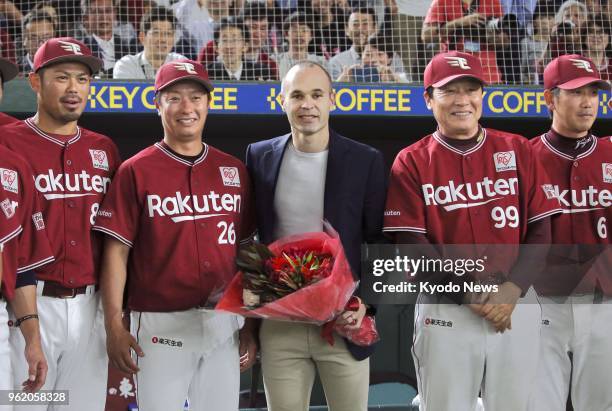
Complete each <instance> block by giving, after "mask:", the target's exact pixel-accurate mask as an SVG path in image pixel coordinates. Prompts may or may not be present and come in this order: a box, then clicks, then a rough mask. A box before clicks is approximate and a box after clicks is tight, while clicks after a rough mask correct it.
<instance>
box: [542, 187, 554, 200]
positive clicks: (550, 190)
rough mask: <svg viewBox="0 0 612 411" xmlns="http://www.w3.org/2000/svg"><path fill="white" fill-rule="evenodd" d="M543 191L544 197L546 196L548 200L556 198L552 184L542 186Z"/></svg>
mask: <svg viewBox="0 0 612 411" xmlns="http://www.w3.org/2000/svg"><path fill="white" fill-rule="evenodd" d="M542 190H544V195H546V198H548V199H549V200H552V199H553V198H555V197H556V195H555V187H554V186H553V185H552V184H542Z"/></svg>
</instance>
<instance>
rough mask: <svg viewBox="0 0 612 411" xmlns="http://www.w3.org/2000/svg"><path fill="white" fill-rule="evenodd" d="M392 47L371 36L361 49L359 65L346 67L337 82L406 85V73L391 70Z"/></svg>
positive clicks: (407, 79) (380, 38) (407, 80)
mask: <svg viewBox="0 0 612 411" xmlns="http://www.w3.org/2000/svg"><path fill="white" fill-rule="evenodd" d="M393 55H394V52H393V46H392V45H391V44H389V43H388V42H387V41H385V38H384V37H383V36H372V37H370V38H369V39H368V43H367V44H366V45H365V47H364V48H363V53H362V55H361V64H356V65H354V66H352V67H346V68H345V69H344V70H343V71H342V74H341V75H340V76H339V77H338V79H337V81H343V82H351V81H354V82H361V83H364V82H365V83H379V82H382V83H408V82H410V78H409V77H408V76H407V75H406V73H398V72H395V71H393V69H392V68H391V61H392V60H393Z"/></svg>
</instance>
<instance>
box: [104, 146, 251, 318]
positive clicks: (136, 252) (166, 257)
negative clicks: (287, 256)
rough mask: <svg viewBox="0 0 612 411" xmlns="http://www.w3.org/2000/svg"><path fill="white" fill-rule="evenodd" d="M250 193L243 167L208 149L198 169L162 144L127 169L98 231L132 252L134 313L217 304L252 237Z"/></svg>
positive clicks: (122, 169) (121, 170)
mask: <svg viewBox="0 0 612 411" xmlns="http://www.w3.org/2000/svg"><path fill="white" fill-rule="evenodd" d="M250 191H251V188H250V181H249V176H248V174H247V171H246V168H245V166H244V165H243V164H242V162H241V161H239V160H238V159H236V158H234V157H232V156H230V155H228V154H225V153H223V152H221V151H219V150H216V149H215V148H213V147H210V146H208V145H205V146H204V151H203V153H202V155H201V156H200V157H198V159H197V160H196V161H194V162H193V163H191V162H189V161H187V160H184V159H182V158H180V157H178V156H176V155H175V154H174V153H172V152H171V151H169V150H168V149H167V146H165V145H164V144H163V143H157V144H155V145H153V146H151V147H149V148H147V149H145V150H143V151H141V152H140V153H138V154H136V155H135V156H134V157H132V158H130V159H129V160H127V161H126V162H125V163H123V164H122V166H121V167H120V168H119V171H118V172H117V175H116V177H115V179H114V181H113V184H112V185H111V189H110V191H109V193H108V195H107V196H106V198H105V199H104V203H103V204H102V207H101V208H100V211H99V212H98V217H97V220H96V225H95V227H94V230H99V231H102V232H104V233H106V234H108V235H110V236H113V237H115V238H116V239H117V240H119V241H121V242H123V243H124V244H126V245H128V246H129V247H131V253H130V258H129V262H128V288H129V289H128V306H129V308H130V309H133V310H136V311H178V310H186V309H189V308H193V307H196V306H202V305H210V306H212V305H214V303H216V302H217V301H218V299H219V298H220V296H221V294H222V293H223V291H224V288H225V286H226V285H227V284H228V283H229V281H230V280H231V278H232V277H233V275H234V274H235V272H236V265H235V262H234V260H235V257H236V251H237V247H238V245H239V242H240V240H248V239H250V237H252V234H253V231H254V230H255V223H254V220H253V217H252V216H253V214H254V213H253V207H252V206H251V204H250V202H251V199H250V196H251V194H250Z"/></svg>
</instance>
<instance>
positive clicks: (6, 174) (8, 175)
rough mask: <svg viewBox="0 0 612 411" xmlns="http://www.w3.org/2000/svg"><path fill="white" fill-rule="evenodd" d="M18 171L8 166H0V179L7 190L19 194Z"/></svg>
mask: <svg viewBox="0 0 612 411" xmlns="http://www.w3.org/2000/svg"><path fill="white" fill-rule="evenodd" d="M17 177H18V175H17V172H16V171H14V170H9V169H8V168H0V180H1V181H2V187H3V188H4V189H5V190H6V191H10V192H11V193H15V194H17V193H18V192H19V179H18V178H17Z"/></svg>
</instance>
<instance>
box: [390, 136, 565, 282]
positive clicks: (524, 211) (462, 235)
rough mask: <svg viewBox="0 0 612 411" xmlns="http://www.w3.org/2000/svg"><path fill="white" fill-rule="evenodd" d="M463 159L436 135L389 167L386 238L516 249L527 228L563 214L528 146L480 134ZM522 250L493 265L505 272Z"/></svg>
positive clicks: (513, 138)
mask: <svg viewBox="0 0 612 411" xmlns="http://www.w3.org/2000/svg"><path fill="white" fill-rule="evenodd" d="M481 133H482V134H481V138H480V141H479V142H478V144H477V145H476V146H474V147H473V148H471V149H470V150H467V151H465V152H462V151H459V150H457V149H456V148H454V147H452V146H451V145H449V144H448V143H446V142H445V141H444V140H443V138H442V137H441V136H440V135H439V134H438V132H436V133H434V134H433V135H429V136H427V137H425V138H423V139H422V140H420V141H418V142H417V143H415V144H413V145H411V146H409V147H407V148H405V149H404V150H402V151H401V152H400V153H399V154H398V155H397V157H396V159H395V162H394V163H393V166H392V168H391V176H390V181H389V191H388V193H387V206H386V210H385V217H384V224H383V231H385V232H398V231H412V232H416V233H423V234H425V235H426V236H427V238H428V239H429V241H430V242H431V243H433V244H519V243H520V242H521V241H522V240H523V239H524V237H525V234H526V232H527V223H530V222H533V221H536V220H539V219H541V218H544V217H547V216H550V215H551V214H554V213H557V212H559V211H560V210H559V206H558V204H557V202H556V201H554V200H550V199H548V198H547V197H546V195H545V193H544V190H543V189H542V188H541V185H542V184H545V182H546V181H545V177H544V176H545V173H544V171H543V170H542V169H541V168H540V166H539V165H538V164H537V163H536V162H534V161H533V156H532V152H531V149H530V146H529V143H528V141H527V140H526V139H525V138H523V137H521V136H517V135H513V134H508V133H504V132H501V131H497V130H491V129H482V132H481ZM517 253H518V250H515V251H514V252H513V253H511V254H508V255H507V256H505V257H502V256H499V257H498V258H496V259H495V261H494V262H493V261H490V262H489V267H488V268H489V269H491V270H494V271H497V270H500V271H502V272H504V273H508V272H509V270H510V269H511V267H512V265H513V264H514V262H515V260H516V256H517Z"/></svg>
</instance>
